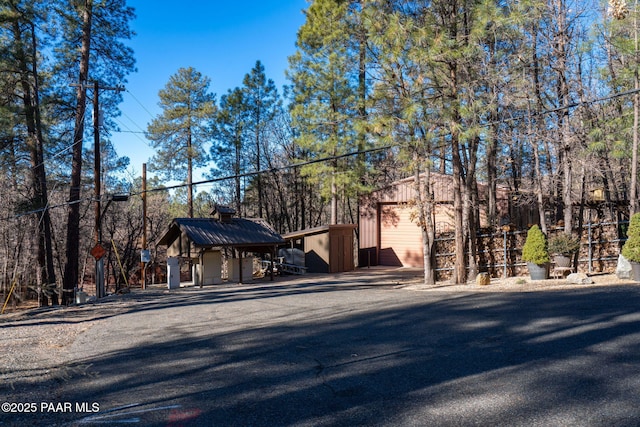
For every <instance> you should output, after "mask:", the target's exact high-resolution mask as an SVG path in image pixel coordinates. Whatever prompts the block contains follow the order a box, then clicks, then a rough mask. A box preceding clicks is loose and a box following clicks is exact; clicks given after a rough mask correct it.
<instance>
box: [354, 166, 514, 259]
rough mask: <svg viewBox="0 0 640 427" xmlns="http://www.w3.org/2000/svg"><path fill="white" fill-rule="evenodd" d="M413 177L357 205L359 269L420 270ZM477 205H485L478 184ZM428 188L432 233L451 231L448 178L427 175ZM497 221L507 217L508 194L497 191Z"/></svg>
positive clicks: (484, 192)
mask: <svg viewBox="0 0 640 427" xmlns="http://www.w3.org/2000/svg"><path fill="white" fill-rule="evenodd" d="M413 181H414V179H413V177H410V178H405V179H403V180H400V181H396V182H394V183H392V184H391V185H390V186H388V187H387V188H384V189H381V190H378V191H375V192H374V193H372V194H371V195H370V196H369V197H367V198H366V199H365V200H364V202H363V203H362V204H361V210H360V224H359V230H360V236H359V237H360V240H359V246H360V250H359V262H360V266H367V265H389V266H404V267H422V266H423V253H424V252H423V248H422V235H421V232H420V228H419V227H418V225H417V221H416V216H417V211H416V208H415V207H414V202H415V189H414V183H413ZM478 186H479V192H480V197H481V201H480V203H481V204H486V199H487V192H488V188H487V186H486V185H484V184H478ZM431 188H432V191H433V196H434V200H435V202H436V209H435V227H436V233H444V232H450V231H454V221H453V217H454V211H453V182H452V177H451V175H444V174H439V173H433V172H432V173H431ZM497 197H498V201H497V209H498V218H508V216H509V192H508V190H507V189H506V188H500V189H499V190H498V195H497ZM480 225H481V227H484V226H487V217H486V214H485V210H484V209H480Z"/></svg>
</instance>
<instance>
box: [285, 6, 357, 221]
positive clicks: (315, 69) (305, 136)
mask: <svg viewBox="0 0 640 427" xmlns="http://www.w3.org/2000/svg"><path fill="white" fill-rule="evenodd" d="M348 6H349V3H348V2H346V1H342V0H317V1H314V2H313V3H312V4H311V6H310V7H309V9H308V10H307V11H306V15H307V20H306V22H305V24H304V25H303V26H302V27H301V28H300V31H299V32H298V40H297V43H296V46H297V49H298V50H297V52H296V53H295V54H294V55H293V56H292V57H290V58H289V74H288V75H289V78H290V79H291V81H292V83H293V85H292V88H293V89H292V90H293V104H292V109H291V114H292V118H293V126H294V128H295V129H296V133H297V134H296V135H297V138H296V140H297V143H298V145H299V146H300V147H301V148H302V149H304V150H306V151H307V152H308V153H309V157H310V158H313V159H318V158H329V159H331V160H330V161H328V162H323V163H316V164H313V165H310V166H305V167H303V168H302V173H303V174H304V175H305V176H307V177H308V178H309V180H310V181H311V182H313V183H315V184H316V185H317V186H318V190H319V192H320V194H321V196H322V197H323V198H324V199H325V200H328V201H330V206H331V207H330V223H332V224H335V223H337V222H338V205H339V201H340V199H343V200H345V199H348V198H350V197H354V196H355V195H356V194H357V192H358V189H359V188H360V179H359V177H358V170H357V168H354V167H352V164H350V160H345V159H338V156H341V155H344V154H345V153H348V152H351V151H354V150H355V149H356V148H357V127H356V125H357V119H358V114H359V109H358V107H359V105H358V102H357V99H358V98H357V95H358V75H359V71H360V70H359V67H358V64H359V62H358V56H357V55H359V52H356V53H355V55H356V56H355V60H354V52H353V50H352V49H350V47H351V43H350V40H349V35H350V32H349V25H348V24H349V21H348V20H347V19H346V17H347V13H348V11H349V7H348Z"/></svg>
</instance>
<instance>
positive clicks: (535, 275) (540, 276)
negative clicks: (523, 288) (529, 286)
mask: <svg viewBox="0 0 640 427" xmlns="http://www.w3.org/2000/svg"><path fill="white" fill-rule="evenodd" d="M527 267H528V268H529V275H530V276H531V280H546V279H548V278H549V264H548V263H547V264H542V265H538V264H534V263H532V262H528V263H527Z"/></svg>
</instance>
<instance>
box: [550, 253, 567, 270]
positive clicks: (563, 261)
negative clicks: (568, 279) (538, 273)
mask: <svg viewBox="0 0 640 427" xmlns="http://www.w3.org/2000/svg"><path fill="white" fill-rule="evenodd" d="M553 261H554V262H555V264H556V268H571V258H569V257H568V256H566V255H554V256H553Z"/></svg>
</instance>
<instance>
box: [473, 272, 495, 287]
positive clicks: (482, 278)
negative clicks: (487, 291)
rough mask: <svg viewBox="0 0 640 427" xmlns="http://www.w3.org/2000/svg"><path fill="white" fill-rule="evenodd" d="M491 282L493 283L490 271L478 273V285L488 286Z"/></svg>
mask: <svg viewBox="0 0 640 427" xmlns="http://www.w3.org/2000/svg"><path fill="white" fill-rule="evenodd" d="M489 284H491V277H489V273H478V275H477V276H476V285H479V286H487V285H489Z"/></svg>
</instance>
